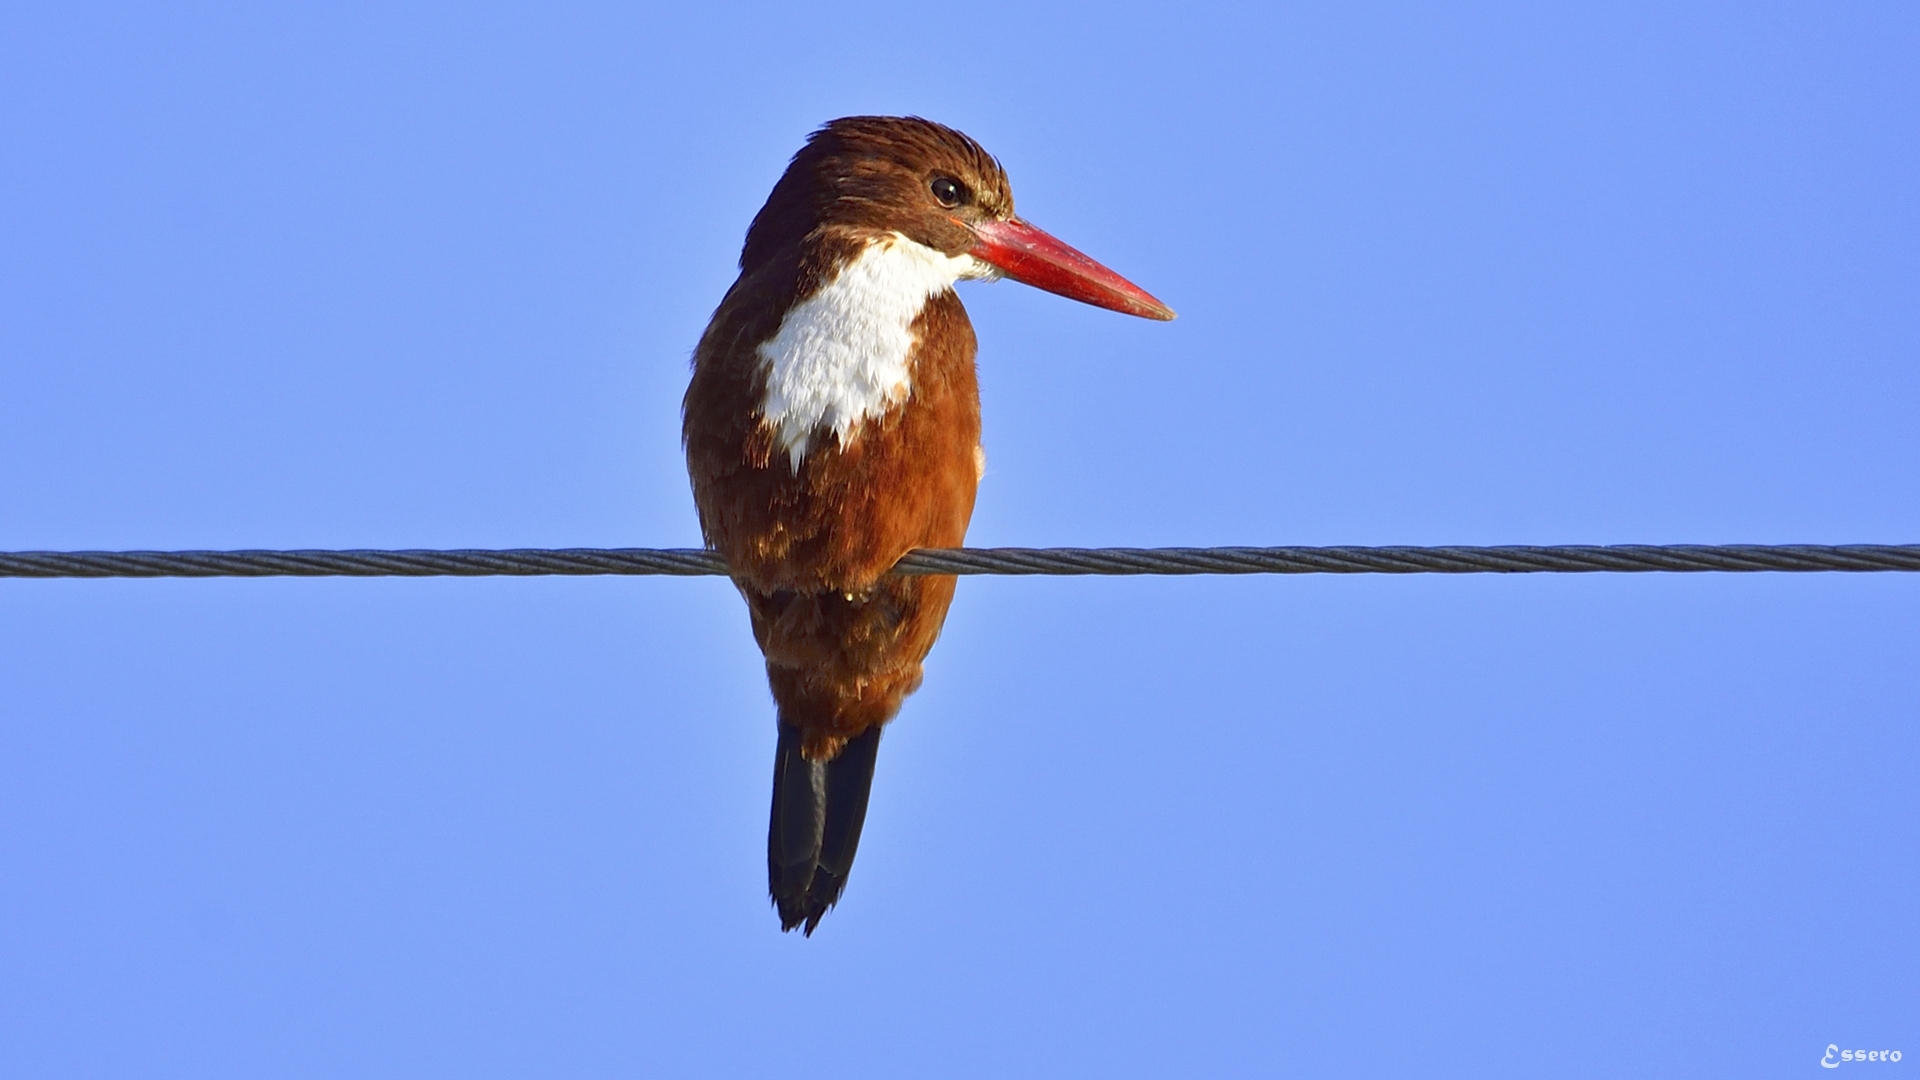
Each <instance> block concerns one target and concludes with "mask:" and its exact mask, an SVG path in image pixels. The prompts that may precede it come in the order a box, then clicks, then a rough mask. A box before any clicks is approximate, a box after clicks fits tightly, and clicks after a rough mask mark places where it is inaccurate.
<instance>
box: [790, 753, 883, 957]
mask: <svg viewBox="0 0 1920 1080" xmlns="http://www.w3.org/2000/svg"><path fill="white" fill-rule="evenodd" d="M804 741H805V739H804V736H803V735H802V733H801V730H800V728H799V727H798V726H797V725H794V724H789V723H787V722H785V721H784V720H782V721H781V723H780V746H779V749H778V750H777V751H775V755H774V759H773V820H772V822H771V823H770V824H769V825H768V827H767V888H768V889H769V891H771V892H772V893H773V902H774V904H776V905H777V906H778V907H779V909H780V928H781V929H782V930H792V929H793V928H794V927H797V926H801V925H802V924H805V925H804V929H803V930H802V933H805V934H807V935H808V936H812V934H813V928H814V927H816V926H818V925H820V917H821V916H823V915H825V914H826V913H827V909H828V908H831V907H832V906H833V905H834V903H835V901H837V900H839V899H840V892H841V890H843V889H845V888H846V887H847V873H848V871H850V870H852V869H853V853H854V850H855V849H856V848H858V847H859V846H860V826H861V825H863V824H864V823H865V822H866V820H867V795H868V793H869V792H871V791H872V790H873V763H874V759H875V756H876V755H877V754H878V752H879V750H880V725H879V724H875V725H873V726H872V727H870V728H868V729H867V730H866V731H864V732H862V733H860V734H859V735H856V736H854V737H853V738H851V739H848V740H847V742H846V744H845V745H844V746H842V747H841V748H840V752H839V753H838V754H836V755H835V756H834V757H833V758H832V759H831V760H827V761H812V760H809V759H808V758H807V756H806V755H805V754H802V753H801V752H800V748H801V745H802V743H803V742H804Z"/></svg>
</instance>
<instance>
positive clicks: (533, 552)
mask: <svg viewBox="0 0 1920 1080" xmlns="http://www.w3.org/2000/svg"><path fill="white" fill-rule="evenodd" d="M896 569H897V571H898V572H899V573H902V574H1007V575H1036V574H1045V575H1085V574H1108V575H1133V574H1588V573H1650V572H1666V573H1702V572H1709V571H1717V572H1734V573H1751V572H1756V571H1784V572H1789V573H1806V572H1814V571H1845V572H1867V571H1909V572H1912V571H1920V544H1840V545H1826V544H1673V545H1652V544H1621V545H1608V546H1596V545H1563V546H1554V547H1518V546H1503V547H1464V546H1448V547H1217V548H947V549H935V548H926V549H922V550H919V551H915V552H912V553H910V554H908V555H907V556H906V557H905V558H903V559H901V560H900V563H899V565H898V566H897V567H896ZM726 572H727V566H726V562H725V561H724V560H723V559H721V558H720V556H719V554H718V553H716V552H712V551H707V550H704V549H699V548H554V549H547V548H511V549H505V550H452V551H352V550H350V551H15V552H0V577H14V578H154V577H195V578H199V577H497V576H512V577H537V576H546V575H565V576H587V575H596V574H617V575H637V574H664V575H672V576H680V577H695V576H712V575H724V574H726Z"/></svg>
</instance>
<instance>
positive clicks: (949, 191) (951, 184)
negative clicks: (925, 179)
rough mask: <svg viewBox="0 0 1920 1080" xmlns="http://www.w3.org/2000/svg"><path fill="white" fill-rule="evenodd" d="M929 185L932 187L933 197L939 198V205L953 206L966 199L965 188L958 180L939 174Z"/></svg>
mask: <svg viewBox="0 0 1920 1080" xmlns="http://www.w3.org/2000/svg"><path fill="white" fill-rule="evenodd" d="M929 186H930V187H932V188H933V197H934V198H936V199H939V200H940V205H941V206H946V207H954V206H959V205H960V204H961V203H963V202H966V201H967V189H966V188H965V187H963V186H961V184H960V181H958V180H953V179H949V178H948V177H945V176H939V177H935V178H934V181H933V183H932V184H931V185H929Z"/></svg>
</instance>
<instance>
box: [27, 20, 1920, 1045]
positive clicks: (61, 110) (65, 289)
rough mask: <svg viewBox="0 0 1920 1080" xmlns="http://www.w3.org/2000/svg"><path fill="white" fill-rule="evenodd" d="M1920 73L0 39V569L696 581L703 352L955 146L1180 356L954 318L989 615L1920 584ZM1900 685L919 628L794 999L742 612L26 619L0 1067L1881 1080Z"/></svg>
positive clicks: (1098, 23)
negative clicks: (655, 573)
mask: <svg viewBox="0 0 1920 1080" xmlns="http://www.w3.org/2000/svg"><path fill="white" fill-rule="evenodd" d="M1916 55H1920V12H1916V10H1915V9H1914V8H1913V7H1912V6H1911V5H1903V4H1891V3H1890V4H1854V5H1845V6H1837V5H1812V4H1799V5H1783V4H1694V5H1685V6H1684V10H1673V7H1672V5H1631V4H1607V5H1591V6H1590V7H1589V8H1587V9H1586V10H1577V9H1563V8H1555V9H1551V10H1550V9H1548V7H1547V6H1543V5H1527V4H1520V5H1510V6H1498V5H1475V6H1459V7H1452V8H1446V9H1441V8H1436V7H1433V6H1431V5H1406V6H1394V5H1368V4H1328V5H1319V6H1302V5H1289V6H1284V7H1272V8H1264V9H1263V8H1257V7H1255V6H1251V5H1249V6H1247V7H1244V8H1241V7H1220V6H1208V5H1201V4H1183V5H1179V6H1177V7H1176V8H1167V7H1164V6H1134V7H1129V6H1126V5H1122V4H1099V5H1081V6H1068V5H1059V6H1038V5H1017V6H1016V5H994V4H970V5H961V6H955V5H924V6H918V7H908V6H903V5H878V4H875V5H864V6H863V5H859V4H849V5H840V6H831V7H829V6H803V5H778V6H769V7H767V8H765V9H756V8H752V7H729V6H725V5H699V6H692V7H690V9H689V10H686V11H681V12H670V11H665V10H649V9H645V8H641V7H612V6H608V7H593V6H563V5H543V6H541V7H539V8H534V7H531V6H529V7H527V8H524V9H517V10H516V9H512V8H507V7H503V6H488V7H484V8H483V7H479V6H444V7H430V6H418V5H406V6H401V5H365V6H360V7H352V6H349V5H339V4H335V5H324V6H322V5H315V6H310V7H305V8H295V7H292V6H286V7H284V8H282V9H276V10H272V11H268V10H264V9H261V8H258V7H255V6H249V5H233V6H218V5H197V6H187V5H181V6H178V7H176V8H175V9H174V10H172V11H170V12H165V13H161V12H157V11H155V10H154V9H153V8H152V7H151V6H147V5H130V6H108V5H100V6H88V7H85V8H82V7H80V6H78V5H51V4H50V5H31V4H23V5H14V6H12V7H10V8H9V9H8V10H7V11H6V12H5V13H4V14H0V251H4V253H5V258H4V259H0V549H30V548H51V549H79V548H174V547H216V548H217V547H347V546H364V547H414V546H420V547H441V546H444V547H486V546H547V545H552V546H573V545H580V546H591V545H634V546H687V545H692V544H695V543H697V542H698V532H697V529H696V526H695V522H694V517H693V511H692V505H691V500H690V498H689V496H688V493H687V489H686V481H685V476H684V472H683V469H682V464H681V461H680V456H679V446H678V432H679V419H678V407H679V397H680V394H681V392H682V390H683V389H684V386H685V381H686V374H687V366H686V365H687V359H688V356H689V353H690V350H691V347H692V344H693V342H694V341H695V339H696V338H697V336H698V334H699V331H700V329H701V327H702V326H703V325H704V323H705V321H706V318H707V316H708V314H709V313H710V312H711V310H712V308H713V305H714V304H715V303H716V302H717V301H718V299H719V297H720V295H721V294H722V292H723V291H724V290H725V288H726V286H727V284H728V283H729V282H730V281H731V278H732V271H733V266H734V259H735V257H736V256H737V254H738V247H739V240H740V237H741V235H742V234H743V232H744V230H745V228H746V224H747V222H748V220H749V219H750V218H751V216H752V214H753V212H754V211H755V210H756V209H757V208H758V206H759V204H760V201H761V199H763V198H764V197H765V194H766V192H767V190H768V188H769V187H770V186H771V184H772V182H773V180H774V179H775V178H776V177H777V176H778V175H779V172H780V169H781V168H782V166H783V165H784V163H785V160H786V158H787V156H788V155H789V154H791V153H792V151H793V150H794V149H795V148H796V147H797V146H798V145H799V143H800V141H801V139H802V138H803V137H804V135H805V134H806V132H807V131H808V130H810V129H811V128H812V127H813V126H815V125H817V124H818V123H820V122H821V121H824V120H826V119H829V118H831V117H834V116H840V115H846V114H851V113H867V112H877V113H918V114H922V115H926V116H929V117H932V118H935V119H938V120H941V121H943V122H945V123H948V124H952V125H954V126H956V127H959V128H961V129H963V130H965V131H968V132H969V133H971V134H972V135H974V136H975V137H977V138H978V139H980V140H981V141H982V142H983V143H984V144H985V145H986V146H987V147H988V149H990V150H991V151H993V152H994V153H996V154H997V155H999V156H1000V158H1001V159H1002V161H1003V162H1004V163H1005V165H1006V166H1007V168H1008V171H1009V173H1010V175H1011V176H1012V179H1013V183H1014V191H1015V194H1016V197H1017V198H1018V200H1019V206H1020V209H1021V211H1022V212H1023V214H1024V215H1025V216H1027V217H1029V218H1030V219H1032V220H1033V221H1035V222H1037V223H1039V224H1041V225H1042V226H1044V227H1045V228H1047V229H1049V230H1050V231H1052V232H1054V233H1055V234H1057V235H1059V236H1061V237H1062V238H1064V239H1066V240H1067V241H1068V242H1070V243H1072V244H1074V245H1076V246H1078V247H1080V248H1082V249H1084V250H1086V251H1087V252H1089V253H1090V254H1092V255H1094V256H1095V257H1096V258H1099V259H1101V260H1102V261H1104V262H1106V263H1107V264H1108V265H1110V266H1112V267H1114V268H1115V269H1117V270H1119V271H1120V272H1122V273H1124V274H1126V275H1127V276H1129V277H1131V278H1132V279H1133V280H1135V281H1137V282H1139V283H1140V284H1141V285H1143V286H1144V287H1146V288H1147V289H1149V290H1150V291H1152V292H1153V293H1155V294H1156V295H1158V296H1160V297H1161V298H1162V299H1164V300H1166V301H1167V302H1168V303H1169V304H1171V305H1172V306H1173V307H1174V308H1176V309H1177V310H1179V311H1180V313H1181V318H1180V320H1179V321H1177V322H1175V323H1172V324H1168V325H1154V324H1149V323H1145V322H1142V321H1139V320H1132V319H1125V318H1122V317H1119V316H1116V315H1112V314H1111V313H1107V312H1102V311H1097V310H1094V309H1091V308H1086V307H1082V306H1079V305H1075V304H1072V303H1070V302H1067V301H1064V300H1061V299H1060V298H1057V297H1053V296H1048V295H1045V294H1042V293H1039V292H1037V291H1034V290H1030V289H1024V288H1022V287H1020V286H1017V285H1013V284H1008V283H1002V284H996V285H991V286H979V285H969V286H963V288H962V295H963V297H964V299H965V300H966V302H967V304H968V307H969V310H970V311H971V313H972V316H973V319H974V322H975V325H976V328H977V330H978V333H979V337H980V340H981V357H980V365H981V383H982V388H983V398H984V410H985V423H986V446H987V451H988V454H989V472H988V475H987V477H986V482H985V484H984V486H983V488H982V494H981V500H980V504H979V509H978V511H977V513H976V517H975V520H974V528H973V532H972V534H971V541H972V542H973V543H976V544H1021V545H1034V546H1040V545H1052V544H1073V545H1104V544H1138V545H1151V544H1191V545H1204V544H1283V543H1305V544H1314V543H1410V544H1427V543H1621V542H1644V543H1671V542H1702V543H1718V542H1823V543H1842V542H1913V541H1920V464H1916V463H1920V426H1917V425H1916V423H1915V420H1914V418H1915V416H1916V415H1920V367H1917V366H1916V364H1915V357H1916V355H1917V349H1916V347H1920V305H1916V300H1915V298H1916V296H1920V200H1916V197H1915V193H1916V192H1920V140H1916V139H1915V138H1914V132H1915V131H1916V130H1920V65H1917V64H1916V63H1915V62H1914V58H1915V56H1916ZM1916 611H1920V579H1916V578H1914V577H1912V576H1903V575H1859V576H1839V575H1835V576H1819V575H1809V576H1798V575H1796V576H1786V575H1779V576H1763V575H1762V576H1725V577H1714V576H1631V577H1629V576H1580V577H1572V576H1564V577H1531V578H1525V579H1519V578H1516V579H1501V578H1494V577H1476V578H1465V579H1438V578H1408V579H1386V578H1353V579H1335V578H1297V579H1254V578H1236V579H1172V580H1152V579H1125V580H1021V579H969V580H966V581H963V582H962V584H961V588H960V594H959V598H958V600H957V602H956V604H955V607H954V612H953V616H952V618H951V620H950V621H949V623H948V628H947V632H946V636H945V638H944V639H943V641H942V642H941V644H940V646H939V647H938V648H937V649H936V650H935V652H934V655H933V658H932V659H931V661H930V663H929V668H928V676H927V682H926V686H925V689H924V690H922V691H921V693H920V694H919V695H918V696H916V697H915V698H914V699H912V700H911V701H910V702H909V703H908V706H907V708H906V710H905V712H904V713H903V714H902V716H901V718H900V720H899V722H898V723H897V724H896V725H895V726H894V727H893V728H892V729H890V731H889V734H888V737H887V740H886V743H885V746H884V748H883V750H882V752H881V760H880V766H879V771H878V779H877V782H876V787H875V792H874V799H873V805H872V811H871V816H870V819H869V823H868V826H867V831H866V836H865V839H864V842H863V845H862V853H861V858H860V863H859V867H858V869H857V870H856V872H855V874H854V876H853V880H852V884H851V886H850V888H849V891H848V893H847V895H846V898H845V900H844V901H843V903H842V904H841V906H840V907H839V908H838V909H837V910H836V911H835V912H834V913H833V914H832V915H831V916H829V918H828V919H827V921H826V922H825V923H824V924H823V926H822V928H821V931H820V932H819V933H818V934H816V935H815V937H814V938H813V939H812V940H810V941H808V940H801V939H799V938H797V937H793V936H782V935H781V934H779V933H778V930H777V924H776V921H775V919H774V916H773V914H772V913H771V911H770V910H769V907H768V904H767V902H766V899H765V893H764V846H763V845H764V829H765V821H766V817H765V815H766V804H767V787H768V781H769V777H770V773H771V757H772V747H773V736H774V729H773V724H772V713H771V706H770V703H769V701H768V698H767V694H766V691H765V689H764V684H763V681H762V678H761V674H760V672H759V670H758V658H757V655H756V654H755V652H754V650H753V646H752V642H751V638H750V637H749V635H748V632H747V623H746V614H745V611H744V608H743V606H742V605H741V604H740V602H739V600H738V598H737V597H736V596H735V595H734V594H733V593H732V591H731V590H730V589H729V588H728V587H727V586H726V585H725V583H723V582H720V581H717V580H688V581H681V580H648V579H629V580H613V579H603V580H593V579H583V580H516V581H495V580H474V581H461V580H452V581H393V580H389V581H251V582H248V581H154V582H125V581H122V582H22V581H15V582H5V583H0V1046H4V1047H6V1049H5V1051H4V1056H5V1057H6V1058H7V1059H9V1061H10V1065H9V1067H8V1070H7V1071H9V1072H10V1073H13V1074H16V1075H23V1076H53V1075H60V1076H116V1077H118V1076H176V1075H178V1076H189V1075H191V1076H196V1077H209V1076H258V1075H276V1076H316V1077H318V1076H338V1075H360V1076H375V1077H378V1076H415V1075H423V1074H435V1075H466V1076H509V1075H514V1076H518V1075H527V1074H539V1075H553V1076H604V1075H611V1074H622V1075H632V1074H639V1073H644V1074H652V1075H661V1074H665V1075H716V1076H720V1075H766V1074H768V1073H770V1072H773V1071H775V1070H776V1069H777V1070H779V1071H780V1072H781V1073H783V1074H785V1075H790V1076H815V1075H821V1076H825V1075H832V1076H836V1077H844V1076H899V1075H926V1076H946V1075H952V1076H977V1075H983V1074H986V1075H1009V1076H1055V1075H1115V1076H1119V1075H1181V1074H1193V1075H1201V1074H1204V1075H1219V1076H1270V1075H1325V1076H1360V1077H1366V1076H1406V1075H1440V1076H1445V1075H1475V1076H1484V1075H1495V1076H1501V1075H1513V1076H1521V1075H1528V1076H1531V1075H1540V1074H1542V1073H1547V1074H1554V1075H1568V1076H1616V1075H1621V1074H1623V1073H1626V1072H1633V1073H1641V1074H1659V1075H1682V1076H1742V1077H1749V1076H1790V1075H1813V1074H1814V1071H1815V1070H1818V1068H1819V1066H1818V1064H1817V1062H1818V1060H1819V1058H1820V1056H1821V1054H1822V1053H1823V1052H1824V1050H1825V1047H1826V1046H1827V1044H1828V1043H1837V1044H1838V1045H1841V1046H1843V1047H1858V1048H1861V1049H1902V1050H1903V1051H1904V1052H1905V1053H1908V1054H1915V1053H1920V1024H1916V1022H1915V1017H1916V1016H1920V980H1916V977H1915V974H1914V972H1915V971H1916V970H1920V931H1916V926H1917V925H1920V923H1916V921H1915V920H1914V918H1913V898H1914V896H1915V895H1916V891H1917V890H1920V856H1916V852H1920V795H1917V794H1916V788H1915V784H1914V777H1915V776H1916V773H1917V772H1920V726H1917V725H1916V723H1915V721H1916V717H1920V677H1917V666H1916V664H1915V662H1914V657H1915V656H1916V655H1920V620H1916V618H1915V615H1916ZM1847 1067H1848V1068H1865V1067H1868V1066H1866V1065H1861V1066H1853V1065H1848V1066H1847ZM1899 1067H1900V1066H1898V1065H1890V1066H1887V1068H1892V1069H1897V1068H1899ZM1818 1074H1819V1075H1825V1072H1824V1071H1822V1072H1819V1073H1818Z"/></svg>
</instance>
